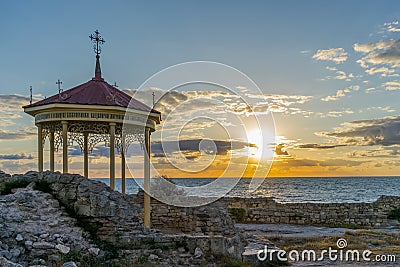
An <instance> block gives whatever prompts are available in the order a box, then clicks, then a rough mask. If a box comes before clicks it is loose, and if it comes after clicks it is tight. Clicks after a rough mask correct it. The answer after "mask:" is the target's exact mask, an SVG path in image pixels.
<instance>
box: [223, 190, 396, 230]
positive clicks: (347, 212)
mask: <svg viewBox="0 0 400 267" xmlns="http://www.w3.org/2000/svg"><path fill="white" fill-rule="evenodd" d="M222 201H223V202H225V203H226V204H227V205H228V206H229V211H230V214H231V217H232V218H233V219H234V220H235V221H236V222H243V223H286V224H300V225H324V226H350V225H354V226H355V225H357V226H363V227H380V226H384V225H386V224H387V222H388V218H387V217H388V213H389V212H390V211H391V210H393V209H395V208H399V207H400V197H394V196H393V197H392V196H382V197H380V198H379V199H378V200H377V201H375V202H372V203H285V204H282V203H278V202H276V201H275V200H273V199H272V198H235V197H232V198H230V197H225V198H224V199H223V200H222Z"/></svg>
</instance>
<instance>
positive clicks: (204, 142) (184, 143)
mask: <svg viewBox="0 0 400 267" xmlns="http://www.w3.org/2000/svg"><path fill="white" fill-rule="evenodd" d="M177 142H178V144H177ZM177 142H176V141H163V142H153V143H151V151H152V153H154V154H156V155H158V156H162V155H164V154H165V153H166V152H168V153H174V152H179V151H180V152H184V153H191V152H202V151H203V152H205V153H206V154H217V155H226V154H227V153H228V151H231V150H240V149H243V148H246V147H255V145H254V144H250V143H247V142H241V141H221V140H208V139H192V140H179V141H177Z"/></svg>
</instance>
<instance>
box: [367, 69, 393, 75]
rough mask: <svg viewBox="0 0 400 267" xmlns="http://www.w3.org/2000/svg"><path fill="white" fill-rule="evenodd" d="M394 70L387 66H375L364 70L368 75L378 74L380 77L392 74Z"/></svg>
mask: <svg viewBox="0 0 400 267" xmlns="http://www.w3.org/2000/svg"><path fill="white" fill-rule="evenodd" d="M394 71H395V70H394V69H389V68H387V67H377V68H375V67H374V68H370V69H366V70H365V72H366V73H368V74H369V75H374V74H380V75H381V76H382V77H386V76H388V75H389V74H392V73H393V72H394Z"/></svg>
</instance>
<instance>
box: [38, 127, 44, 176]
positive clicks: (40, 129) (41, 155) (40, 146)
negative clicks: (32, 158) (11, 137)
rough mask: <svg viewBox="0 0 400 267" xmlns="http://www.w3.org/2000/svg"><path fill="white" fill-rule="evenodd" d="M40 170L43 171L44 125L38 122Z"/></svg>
mask: <svg viewBox="0 0 400 267" xmlns="http://www.w3.org/2000/svg"><path fill="white" fill-rule="evenodd" d="M37 127H38V171H40V172H42V171H43V130H42V125H40V124H38V125H37Z"/></svg>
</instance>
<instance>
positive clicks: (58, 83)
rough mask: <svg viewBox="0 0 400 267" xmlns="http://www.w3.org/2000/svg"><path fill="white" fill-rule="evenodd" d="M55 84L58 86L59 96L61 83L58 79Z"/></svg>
mask: <svg viewBox="0 0 400 267" xmlns="http://www.w3.org/2000/svg"><path fill="white" fill-rule="evenodd" d="M56 84H57V85H58V94H61V92H62V89H61V84H62V81H60V79H58V80H57V82H56Z"/></svg>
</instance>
